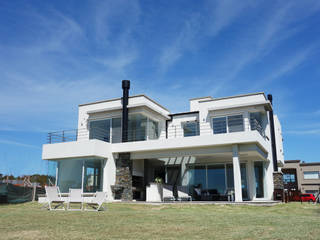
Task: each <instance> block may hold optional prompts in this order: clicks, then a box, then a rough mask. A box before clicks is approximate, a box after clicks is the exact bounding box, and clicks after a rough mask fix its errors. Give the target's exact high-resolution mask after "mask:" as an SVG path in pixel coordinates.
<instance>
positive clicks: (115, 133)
mask: <svg viewBox="0 0 320 240" xmlns="http://www.w3.org/2000/svg"><path fill="white" fill-rule="evenodd" d="M121 120H122V118H112V142H113V143H120V142H121V139H122V135H121Z"/></svg>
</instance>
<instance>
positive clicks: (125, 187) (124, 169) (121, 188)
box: [113, 153, 132, 201]
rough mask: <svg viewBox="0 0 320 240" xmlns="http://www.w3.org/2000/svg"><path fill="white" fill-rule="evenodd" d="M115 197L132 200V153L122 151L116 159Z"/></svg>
mask: <svg viewBox="0 0 320 240" xmlns="http://www.w3.org/2000/svg"><path fill="white" fill-rule="evenodd" d="M113 193H114V195H115V198H117V197H119V198H120V199H121V200H124V201H131V200H132V161H131V160H130V153H120V154H119V157H118V159H117V160H116V184H115V186H113Z"/></svg>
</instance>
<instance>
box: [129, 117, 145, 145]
mask: <svg viewBox="0 0 320 240" xmlns="http://www.w3.org/2000/svg"><path fill="white" fill-rule="evenodd" d="M146 139H147V117H146V116H144V115H142V114H132V115H129V124H128V141H129V142H132V141H143V140H146Z"/></svg>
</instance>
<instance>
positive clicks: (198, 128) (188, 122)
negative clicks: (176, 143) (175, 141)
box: [181, 120, 200, 137]
mask: <svg viewBox="0 0 320 240" xmlns="http://www.w3.org/2000/svg"><path fill="white" fill-rule="evenodd" d="M190 123H194V124H196V134H195V135H188V136H186V135H185V126H186V125H187V124H190ZM181 125H182V130H183V137H194V136H199V135H200V124H199V121H197V120H194V121H186V122H181Z"/></svg>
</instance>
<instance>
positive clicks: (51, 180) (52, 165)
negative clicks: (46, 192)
mask: <svg viewBox="0 0 320 240" xmlns="http://www.w3.org/2000/svg"><path fill="white" fill-rule="evenodd" d="M57 167H58V162H57V161H48V178H47V181H48V182H47V184H48V185H49V186H53V185H56V184H57V183H56V177H57Z"/></svg>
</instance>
